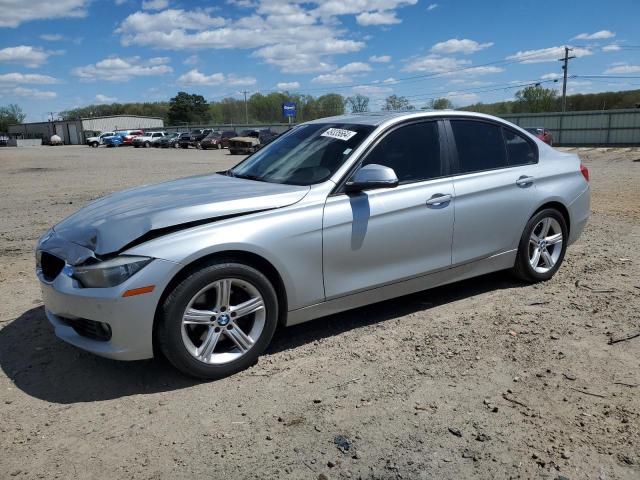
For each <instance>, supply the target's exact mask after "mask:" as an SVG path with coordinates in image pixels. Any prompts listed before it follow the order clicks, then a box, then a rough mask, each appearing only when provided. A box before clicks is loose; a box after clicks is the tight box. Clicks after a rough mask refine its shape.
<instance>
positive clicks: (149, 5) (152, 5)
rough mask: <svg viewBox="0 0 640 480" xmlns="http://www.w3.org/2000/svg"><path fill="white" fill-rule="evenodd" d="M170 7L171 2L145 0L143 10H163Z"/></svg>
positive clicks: (165, 0) (167, 0)
mask: <svg viewBox="0 0 640 480" xmlns="http://www.w3.org/2000/svg"><path fill="white" fill-rule="evenodd" d="M168 6H169V0H143V2H142V9H143V10H162V9H163V8H167V7H168Z"/></svg>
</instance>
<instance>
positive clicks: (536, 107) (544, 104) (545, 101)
mask: <svg viewBox="0 0 640 480" xmlns="http://www.w3.org/2000/svg"><path fill="white" fill-rule="evenodd" d="M513 107H514V108H513V111H514V113H539V112H553V111H556V110H557V109H558V92H557V91H556V90H554V89H552V88H544V87H541V86H540V85H531V86H529V87H525V88H523V89H522V90H518V91H517V92H516V101H515V104H514V106H513Z"/></svg>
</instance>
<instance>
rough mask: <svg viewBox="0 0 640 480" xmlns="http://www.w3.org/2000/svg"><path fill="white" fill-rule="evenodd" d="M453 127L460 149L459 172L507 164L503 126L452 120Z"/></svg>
mask: <svg viewBox="0 0 640 480" xmlns="http://www.w3.org/2000/svg"><path fill="white" fill-rule="evenodd" d="M451 128H452V130H453V136H454V138H455V142H456V149H457V150H458V173H469V172H478V171H481V170H491V169H494V168H503V167H506V166H507V152H506V150H505V148H504V140H503V139H502V128H501V127H499V126H497V125H493V124H491V123H486V122H478V121H475V120H451Z"/></svg>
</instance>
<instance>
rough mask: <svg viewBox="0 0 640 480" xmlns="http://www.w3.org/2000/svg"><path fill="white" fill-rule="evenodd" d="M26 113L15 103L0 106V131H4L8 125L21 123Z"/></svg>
mask: <svg viewBox="0 0 640 480" xmlns="http://www.w3.org/2000/svg"><path fill="white" fill-rule="evenodd" d="M25 118H27V115H26V114H25V113H24V112H23V111H22V108H20V107H19V106H18V105H16V104H15V103H10V104H9V105H7V106H6V107H0V132H6V131H7V130H8V127H9V125H11V124H13V123H22V122H24V119H25Z"/></svg>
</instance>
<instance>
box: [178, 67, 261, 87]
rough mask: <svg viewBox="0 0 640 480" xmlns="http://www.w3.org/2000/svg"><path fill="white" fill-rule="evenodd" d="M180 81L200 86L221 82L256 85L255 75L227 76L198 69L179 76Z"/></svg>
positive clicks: (234, 84)
mask: <svg viewBox="0 0 640 480" xmlns="http://www.w3.org/2000/svg"><path fill="white" fill-rule="evenodd" d="M178 83H180V84H182V85H191V86H193V85H199V86H215V85H220V84H223V83H224V84H226V85H233V86H249V85H255V84H256V79H255V78H253V77H236V76H235V75H229V76H228V77H227V76H225V75H224V74H223V73H213V74H211V75H205V74H204V73H201V72H199V71H198V70H197V69H194V70H190V71H189V72H187V73H185V74H184V75H181V76H180V77H178Z"/></svg>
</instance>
